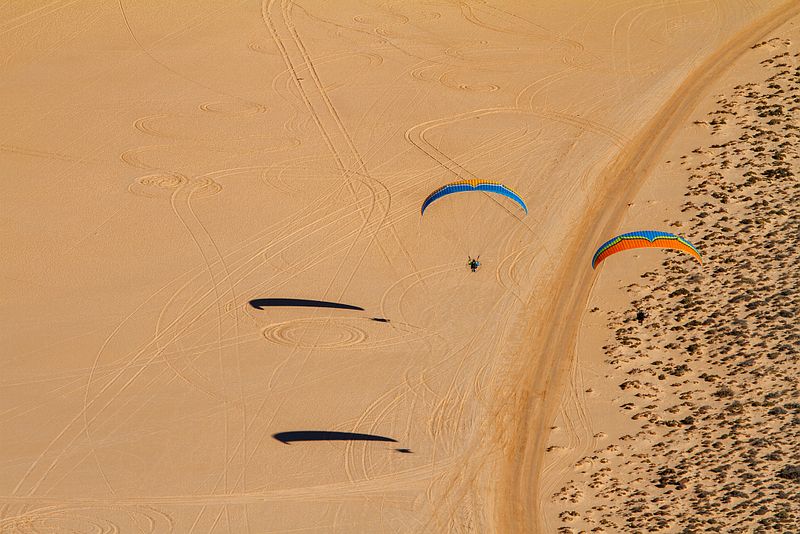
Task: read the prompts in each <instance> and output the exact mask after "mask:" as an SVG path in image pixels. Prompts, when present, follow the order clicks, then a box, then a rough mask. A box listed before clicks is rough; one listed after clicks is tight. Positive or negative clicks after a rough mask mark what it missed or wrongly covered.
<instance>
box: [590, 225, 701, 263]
mask: <svg viewBox="0 0 800 534" xmlns="http://www.w3.org/2000/svg"><path fill="white" fill-rule="evenodd" d="M633 248H669V249H673V250H679V251H681V252H686V253H687V254H690V255H692V256H693V257H694V259H696V260H697V261H698V262H699V263H700V264H701V265H702V264H703V258H702V257H701V256H700V252H698V251H697V249H696V248H695V247H694V245H692V244H691V243H690V242H689V241H688V240H687V239H685V238H683V237H680V236H677V235H675V234H670V233H667V232H659V231H658V230H640V231H637V232H628V233H627V234H620V235H618V236H617V237H615V238H613V239H609V240H608V241H606V242H605V243H603V244H602V245H601V246H600V248H598V249H597V252H595V253H594V257H593V258H592V269H595V268H597V266H598V265H600V263H601V262H602V261H603V260H604V259H606V258H607V257H609V256H612V255H614V254H616V253H617V252H622V251H623V250H629V249H633Z"/></svg>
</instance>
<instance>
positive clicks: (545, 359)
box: [495, 0, 800, 532]
mask: <svg viewBox="0 0 800 534" xmlns="http://www.w3.org/2000/svg"><path fill="white" fill-rule="evenodd" d="M798 14H800V3H799V2H796V1H794V0H792V1H789V2H787V3H786V4H784V5H783V6H781V7H779V8H777V9H775V10H773V11H772V12H770V13H768V14H767V15H765V16H764V17H762V18H761V19H759V20H757V21H755V22H754V23H752V24H750V25H749V26H747V27H746V28H744V29H743V30H741V31H740V32H739V33H737V34H736V35H734V36H733V37H732V38H731V39H730V40H729V41H728V42H727V43H726V44H725V45H723V46H722V47H721V48H719V49H718V50H717V51H716V52H714V53H713V54H711V56H709V57H708V58H707V59H706V60H704V61H703V62H702V63H701V64H700V65H699V66H698V67H697V68H695V69H694V71H693V72H692V73H691V74H690V75H689V77H688V78H687V79H686V80H685V81H684V82H683V83H682V84H681V85H680V87H678V89H677V90H676V91H675V92H674V93H673V94H672V96H671V97H670V98H669V100H667V102H666V103H665V104H664V105H663V106H662V107H661V109H660V110H659V111H658V113H656V115H655V116H654V117H653V118H652V119H651V120H650V122H649V123H648V124H647V125H646V126H645V127H644V128H643V129H642V130H641V132H640V133H639V134H638V135H637V136H636V138H635V139H634V140H633V141H632V142H630V143H629V144H628V145H627V146H626V147H625V148H624V149H623V150H622V151H621V152H620V153H619V155H618V156H617V157H616V158H615V159H614V160H613V161H612V162H611V164H610V165H609V166H608V167H607V168H606V169H605V170H604V171H603V172H602V174H601V175H600V177H599V179H598V186H597V188H596V190H597V191H598V194H597V195H596V196H595V200H594V201H593V202H592V203H591V204H590V205H589V206H588V209H587V210H586V212H585V213H586V215H585V216H584V217H583V220H582V221H581V223H580V225H579V227H578V228H579V229H578V231H577V232H576V233H575V236H576V237H575V238H574V239H573V240H572V242H571V243H569V245H568V248H567V252H566V254H564V256H563V257H564V260H563V262H562V266H561V268H560V275H559V276H557V277H555V278H556V279H558V280H561V281H562V283H561V284H559V285H556V286H554V287H552V289H551V290H550V291H549V293H548V294H547V295H546V298H545V302H546V304H545V305H544V307H543V308H542V309H541V315H538V316H539V317H549V321H547V324H542V323H537V322H536V321H531V322H530V324H529V325H528V326H527V328H526V329H525V335H524V337H525V338H527V339H533V340H535V341H533V342H532V346H534V347H538V349H537V350H536V351H535V352H534V353H533V354H531V355H530V356H529V357H530V359H531V360H532V361H534V362H536V364H534V365H531V366H530V367H529V368H528V369H527V372H525V373H524V374H523V375H522V376H521V377H520V380H519V382H518V384H519V386H520V390H519V391H518V392H516V393H515V394H514V398H512V399H502V400H501V403H509V406H510V408H509V409H510V410H511V411H512V412H513V413H511V414H510V417H511V418H512V419H513V420H514V421H515V422H516V423H517V427H516V433H515V435H513V436H512V439H511V440H509V441H508V444H507V445H506V446H504V447H503V452H504V462H505V466H504V470H503V474H502V479H501V483H502V489H501V491H498V494H497V501H496V503H495V505H496V509H495V511H496V513H495V522H496V524H495V531H497V532H540V531H542V525H541V524H540V520H541V519H540V518H541V514H540V513H539V511H540V504H539V503H540V495H539V477H538V474H539V473H540V472H541V469H542V466H543V462H542V460H543V456H544V447H545V444H546V441H547V436H548V426H549V425H550V424H551V421H552V419H553V417H554V415H555V413H556V410H557V408H558V405H559V403H560V395H559V394H558V393H559V391H560V390H561V388H562V386H563V384H564V381H565V379H566V377H567V375H568V371H569V369H570V368H571V367H572V365H573V361H574V348H575V339H576V336H577V330H578V327H579V325H580V321H576V320H574V318H575V317H578V316H580V315H581V314H582V313H583V311H584V307H585V303H586V302H587V299H588V297H589V294H590V292H591V289H592V286H593V280H594V273H593V272H592V271H591V270H590V269H589V268H588V262H587V251H590V250H592V247H593V245H594V244H596V243H598V242H600V241H601V240H602V237H603V236H606V235H609V234H610V233H612V232H613V231H614V229H615V228H616V227H617V225H618V224H619V222H620V220H621V219H622V217H623V214H624V212H625V208H626V205H627V203H628V202H629V201H630V199H632V198H633V197H634V196H635V194H636V192H637V191H638V190H639V188H640V187H641V185H642V183H643V182H644V180H646V179H647V177H648V176H649V175H650V173H651V171H652V170H653V167H654V165H655V164H656V162H657V160H658V157H659V155H660V154H661V153H662V152H663V150H664V149H665V148H666V146H667V144H668V142H669V141H670V139H671V138H672V136H673V135H674V134H675V133H676V131H677V130H678V128H679V127H680V126H681V125H682V124H683V123H684V122H685V121H686V120H687V119H688V117H689V116H690V113H691V112H692V110H693V109H694V107H695V106H696V105H697V103H698V102H699V100H700V98H701V97H702V96H703V95H704V90H705V88H706V87H707V86H708V85H709V83H710V82H711V81H713V80H714V79H716V78H717V77H719V76H720V75H721V74H722V73H724V72H725V70H727V69H728V68H729V67H730V66H731V65H732V64H733V62H734V61H735V60H736V59H737V58H738V57H739V56H741V55H742V54H743V53H744V52H745V51H747V49H748V48H749V47H750V46H752V45H753V44H754V43H755V42H757V41H758V40H759V39H761V38H762V37H763V36H764V35H766V34H768V33H769V32H771V31H773V30H774V29H775V28H777V27H778V26H780V25H781V24H783V23H784V22H785V21H786V20H788V19H789V18H792V17H794V16H797V15H798ZM529 307H531V308H532V307H533V304H532V303H531V304H530V305H529ZM570 319H572V320H570ZM553 324H558V325H562V327H561V328H558V329H552V328H550V325H553ZM509 400H511V401H512V402H509ZM501 420H503V419H501ZM497 431H498V434H501V432H502V429H497Z"/></svg>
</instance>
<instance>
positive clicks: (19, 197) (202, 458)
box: [0, 0, 800, 533]
mask: <svg viewBox="0 0 800 534" xmlns="http://www.w3.org/2000/svg"><path fill="white" fill-rule="evenodd" d="M798 10H800V6H798V5H797V4H796V3H788V4H787V3H785V2H779V1H766V0H765V1H761V2H749V1H745V0H726V1H724V2H721V1H716V2H715V1H697V0H686V1H671V2H654V3H644V2H641V1H638V0H637V1H634V0H631V1H623V2H615V3H606V2H588V1H575V2H555V1H554V2H536V3H534V4H531V3H528V2H497V3H483V2H477V1H463V2H458V3H452V2H433V1H431V2H414V3H411V2H395V3H378V2H375V3H371V2H355V1H349V0H348V1H341V2H302V1H301V2H289V1H281V0H265V1H264V2H257V1H256V2H235V3H234V2H230V3H220V2H212V1H208V2H191V3H190V2H169V3H158V2H140V1H135V0H120V1H119V2H100V1H91V0H86V1H76V0H61V1H58V0H56V1H50V2H39V3H33V2H8V3H5V4H2V5H0V50H2V56H0V60H2V72H3V75H2V76H0V94H2V96H3V103H4V105H3V106H2V108H0V116H1V117H2V125H3V129H2V134H0V171H2V176H3V179H4V183H6V184H7V185H6V186H5V187H4V189H3V199H2V212H0V213H2V217H3V218H2V227H1V228H0V229H1V230H2V250H3V261H2V264H1V265H2V272H1V273H0V275H1V276H2V278H0V279H1V280H2V282H1V283H2V292H0V294H1V295H2V297H0V298H1V299H2V300H0V319H2V325H3V328H2V349H3V352H2V355H3V356H2V360H0V366H1V367H0V531H3V532H92V531H103V532H105V531H119V532H153V533H156V532H449V531H453V532H532V531H537V530H539V531H542V532H552V531H553V529H555V528H557V526H560V521H561V519H559V518H558V517H557V516H558V514H559V513H561V511H563V510H566V509H567V508H568V506H567V505H565V504H564V503H560V504H555V505H553V504H551V500H552V499H551V497H552V495H553V494H554V493H555V492H556V491H558V489H559V488H560V487H561V486H560V482H559V480H560V479H558V477H561V478H562V479H563V480H564V482H565V483H566V481H567V480H568V479H570V478H569V477H571V476H572V474H573V473H574V470H572V469H573V468H572V466H571V462H572V460H569V459H567V457H568V456H569V454H573V455H574V454H575V453H576V451H578V450H581V451H583V450H585V451H586V453H591V451H593V450H594V448H595V443H594V442H593V441H591V440H588V439H587V438H585V436H582V435H579V437H577V438H570V439H573V440H575V441H576V443H577V445H576V446H575V447H573V449H574V450H570V451H569V454H568V453H567V452H563V453H559V454H561V456H562V457H563V458H562V461H561V463H560V464H558V466H557V467H556V468H553V467H552V466H553V465H555V464H554V461H553V460H552V459H550V458H549V457H546V456H545V455H546V454H549V453H546V452H545V450H546V449H547V448H548V440H558V439H560V438H559V436H558V435H557V434H558V433H557V432H555V433H553V436H551V432H550V429H551V427H552V426H559V424H561V425H562V426H563V423H559V422H558V421H556V422H555V423H554V419H555V418H556V416H557V415H558V413H559V406H560V405H561V401H562V399H563V397H562V392H563V391H576V390H575V387H576V384H580V382H576V376H577V377H580V376H581V373H583V374H584V375H585V371H584V370H583V367H582V366H581V365H573V363H574V359H573V354H574V353H575V350H574V349H575V347H576V340H579V345H578V346H579V347H580V348H581V350H579V351H578V353H580V354H583V347H585V346H587V345H586V342H585V341H584V340H585V338H586V336H584V335H583V332H584V331H585V328H587V326H586V325H588V324H589V323H591V322H592V320H594V319H590V318H588V317H590V316H588V315H585V314H584V311H586V310H588V309H589V306H587V302H589V304H590V305H592V306H593V305H595V304H596V303H597V302H598V300H597V299H600V301H602V302H603V304H604V306H605V308H603V309H604V310H605V311H604V312H603V313H606V314H607V313H609V312H611V311H612V310H613V309H614V308H612V307H611V304H612V303H617V304H618V305H619V306H620V308H618V309H619V310H621V309H623V308H624V306H625V298H626V297H625V295H623V294H622V292H621V291H620V289H619V288H620V287H621V286H620V285H619V284H615V283H614V281H615V280H617V279H622V278H623V273H622V270H617V271H614V270H613V269H615V267H614V266H613V265H611V264H609V266H608V267H607V268H606V267H604V268H603V269H604V271H603V273H604V274H601V275H600V277H599V278H597V280H598V285H596V286H595V290H594V293H592V296H591V298H590V293H589V291H590V288H591V287H592V283H593V281H594V280H595V276H596V273H593V272H592V271H591V269H590V267H589V258H590V257H591V254H592V252H593V250H594V247H595V246H596V245H597V244H598V242H600V241H601V240H602V239H604V238H607V237H608V234H609V233H610V232H611V231H613V230H615V229H618V228H619V227H620V225H621V224H622V223H623V221H627V220H628V219H625V217H626V215H627V214H628V213H629V212H630V214H632V215H628V216H629V217H630V216H635V215H636V214H637V213H645V214H649V215H652V216H653V217H656V218H655V219H652V220H653V221H655V222H657V220H658V217H659V216H660V215H658V216H656V215H655V214H654V213H649V211H650V210H649V209H648V207H647V206H646V204H644V203H646V200H642V199H647V198H653V197H652V196H651V197H647V196H645V197H641V198H640V199H638V200H636V201H635V202H634V196H635V195H636V194H637V191H639V188H640V186H641V185H642V184H644V183H645V182H646V180H647V179H648V178H651V177H653V176H656V175H657V174H658V173H661V172H662V171H664V169H665V168H664V167H663V163H662V162H663V161H664V159H665V158H664V157H663V156H664V154H665V153H666V151H668V150H672V148H670V147H671V146H672V145H671V141H672V140H673V139H675V138H676V136H679V134H680V133H681V132H682V131H683V130H681V128H684V127H685V125H686V124H687V121H690V117H691V116H692V113H693V110H694V109H695V107H696V106H697V105H698V103H700V102H701V100H702V99H703V98H704V97H706V96H707V95H708V94H710V93H709V92H710V91H712V89H711V86H712V84H714V83H716V82H717V81H718V79H720V77H721V76H723V74H724V73H725V72H727V69H728V68H729V67H730V66H731V65H733V64H735V63H736V62H737V60H739V59H740V58H744V57H746V54H748V53H749V52H750V51H751V48H750V47H751V45H753V44H755V43H757V42H761V41H762V40H763V39H764V38H765V36H767V35H768V34H769V32H771V31H774V30H775V29H776V28H777V27H778V26H779V25H780V24H781V23H782V22H785V21H786V19H787V18H790V17H792V16H794V15H795V14H796V12H797V11H798ZM764 50H766V49H764ZM762 51H763V50H762ZM719 90H721V89H713V91H719ZM676 154H677V152H676ZM677 157H678V156H676V159H675V161H678V160H677ZM693 161H694V160H693ZM694 164H695V165H696V164H697V162H695V163H694ZM675 169H677V167H675ZM686 169H687V167H683V168H681V172H684V174H685V171H686ZM670 172H674V173H678V170H673V171H670ZM471 178H485V179H494V180H499V181H501V182H503V183H505V184H507V185H508V186H510V187H512V188H514V189H515V190H517V191H518V192H519V193H520V194H521V195H522V196H523V197H524V198H525V199H526V200H527V202H528V206H529V208H530V213H529V214H528V215H527V216H523V214H522V213H521V212H519V211H517V210H516V209H515V207H514V205H513V204H510V203H505V202H504V201H503V200H497V199H495V198H493V197H490V196H487V195H482V194H474V195H461V196H459V197H458V198H456V197H451V198H449V199H446V200H444V201H441V202H440V203H437V204H434V205H433V206H432V207H431V208H430V209H429V210H428V211H427V212H426V214H425V217H424V218H422V217H420V215H419V207H420V204H421V202H422V200H423V199H424V198H425V196H426V195H427V194H428V193H430V192H431V191H432V190H433V189H435V188H437V187H439V186H441V185H443V184H445V183H447V182H450V181H453V180H458V179H471ZM685 178H686V179H688V177H685ZM648 183H652V184H656V183H662V182H658V181H657V180H656V181H653V180H651V182H648ZM683 185H684V186H686V185H687V183H686V182H685V181H684V183H683ZM652 187H658V186H657V185H652ZM676 187H679V186H676V185H674V184H673V185H672V189H675V188H676ZM642 191H643V193H642V195H646V193H645V192H644V191H648V190H647V189H644V190H642ZM451 200H452V201H451ZM630 202H634V206H637V205H638V206H639V208H637V209H639V210H640V211H638V212H637V211H631V210H628V203H630ZM637 203H638V204H637ZM679 207H680V206H679V201H678V200H676V201H675V202H674V205H672V207H671V208H669V209H672V210H673V211H677V212H679V209H678V208H679ZM659 209H661V208H659ZM665 209H667V208H665ZM670 220H672V221H674V220H679V216H676V215H673V216H672V217H671V219H670ZM626 224H627V223H626ZM701 246H702V244H701ZM468 255H473V256H475V255H480V258H481V262H482V263H483V266H482V268H481V270H479V271H478V272H477V273H475V274H473V273H470V272H469V270H468V269H467V268H466V266H465V261H466V259H467V256H468ZM642 258H643V259H642V262H644V261H650V262H651V263H649V264H648V265H650V266H651V267H654V268H655V267H658V266H659V263H658V260H657V259H653V257H652V256H647V258H649V260H647V259H645V257H644V255H643V256H642ZM642 265H643V263H642ZM681 265H683V264H681ZM616 269H621V268H620V267H616ZM686 269H687V270H688V269H689V266H688V265H686ZM636 272H637V273H639V265H638V264H637V270H636ZM624 276H634V275H633V274H628V275H624ZM652 283H654V284H655V283H656V282H655V281H654V282H652ZM598 295H600V296H598ZM603 295H608V298H606V297H604V296H603ZM263 298H296V299H314V300H323V301H330V302H337V303H343V304H348V305H351V306H358V307H360V308H363V310H352V309H347V310H346V309H333V308H322V307H283V306H280V307H266V308H263V309H258V308H256V307H253V306H252V305H250V304H249V302H250V301H251V300H253V299H263ZM597 305H599V304H597ZM619 313H622V312H618V316H617V317H618V318H616V319H613V320H617V321H620V320H624V319H620V318H619V317H622V316H621V315H619ZM595 315H596V316H597V317H600V315H599V312H598V314H595ZM375 319H381V320H380V321H377V320H375ZM597 321H600V320H599V319H597V320H595V322H597ZM598 325H599V326H598ZM598 325H595V326H597V327H598V328H600V327H604V326H605V322H603V324H602V325H601V324H599V323H598ZM598 332H599V331H598ZM579 333H580V334H581V337H580V338H579V337H578V336H579ZM601 335H602V334H601V333H597V335H596V336H595V337H597V336H601ZM587 350H589V349H587ZM592 350H594V349H592ZM600 360H602V356H601V357H600ZM601 363H602V362H601ZM598 365H599V364H598ZM609 365H611V364H609ZM600 372H601V373H602V372H607V373H609V374H610V373H611V371H600ZM621 381H622V380H620V382H621ZM615 384H616V382H615V383H614V387H616V385H615ZM565 388H567V389H565ZM598 391H599V390H598ZM576 394H580V393H576ZM580 395H582V394H580ZM585 399H586V397H585V396H582V397H581V398H579V399H577V400H576V401H575V402H577V403H579V404H578V405H580V403H584V404H583V405H584V406H585V403H586V400H585ZM569 402H572V401H568V402H567V403H565V406H567V408H562V409H561V413H562V416H561V417H562V418H563V417H567V418H570V417H573V416H571V415H563V414H564V413H565V410H566V411H568V410H570V409H571V408H569ZM607 415H608V418H609V419H614V418H616V419H614V421H617V420H621V418H620V417H619V414H618V412H617V410H616V408H615V409H613V410H612V409H609V410H608V411H607ZM603 417H605V415H604V416H603ZM571 420H572V421H573V423H572V424H573V426H574V425H575V423H574V421H575V419H574V417H573V419H571ZM623 423H625V424H627V423H626V422H624V421H622V422H620V423H619V424H620V425H622V424H623ZM586 428H589V427H588V425H586V424H585V423H584V426H583V427H581V428H579V429H578V430H576V431H575V433H577V434H581V433H584V434H585V433H586V430H585V429H586ZM298 431H326V432H356V433H362V434H370V435H374V436H379V437H381V438H385V439H391V440H394V441H364V440H323V441H306V442H292V443H290V444H287V443H283V442H281V441H280V440H278V439H275V438H274V437H273V436H274V434H277V433H282V432H298ZM589 432H591V430H590V431H589ZM561 439H563V438H561ZM592 439H594V438H592ZM553 443H555V441H553ZM559 446H562V447H563V446H564V445H563V444H562V445H559ZM564 450H566V449H564ZM583 454H584V453H581V454H580V455H579V456H582V455H583ZM556 463H558V462H556ZM541 473H543V476H541V477H540V474H541ZM558 506H562V508H561V509H560V510H556V508H557V507H558ZM612 515H613V514H612ZM609 520H611V519H609ZM612 531H613V530H612Z"/></svg>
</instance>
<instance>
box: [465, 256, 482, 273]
mask: <svg viewBox="0 0 800 534" xmlns="http://www.w3.org/2000/svg"><path fill="white" fill-rule="evenodd" d="M467 258H469V261H467V267H469V268H470V269H472V272H473V273H474V272H476V271H477V270H478V267H480V266H481V262H479V261H478V258H480V256H478V258H472V257H471V256H467Z"/></svg>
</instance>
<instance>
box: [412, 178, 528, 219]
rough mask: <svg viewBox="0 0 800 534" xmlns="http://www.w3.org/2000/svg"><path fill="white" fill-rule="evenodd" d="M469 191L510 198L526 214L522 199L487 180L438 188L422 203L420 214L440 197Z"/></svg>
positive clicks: (462, 181)
mask: <svg viewBox="0 0 800 534" xmlns="http://www.w3.org/2000/svg"><path fill="white" fill-rule="evenodd" d="M470 191H486V192H489V193H497V194H498V195H503V196H505V197H508V198H510V199H511V200H513V201H514V202H516V203H517V204H519V206H520V207H521V208H522V209H523V210H524V211H525V213H526V214H527V213H528V207H527V206H526V205H525V202H524V201H523V200H522V198H521V197H520V196H519V195H518V194H517V193H515V192H514V191H512V190H511V189H509V188H508V187H506V186H505V185H503V184H501V183H499V182H491V181H489V180H461V181H458V182H453V183H449V184H447V185H445V186H442V187H440V188H439V189H437V190H436V191H434V192H433V193H431V194H430V195H428V197H427V198H426V199H425V201H424V202H423V203H422V209H421V210H420V212H421V214H423V215H424V214H425V209H426V208H427V207H428V206H430V205H431V204H432V203H433V202H435V201H436V200H439V199H440V198H442V197H445V196H447V195H452V194H454V193H466V192H470Z"/></svg>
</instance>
